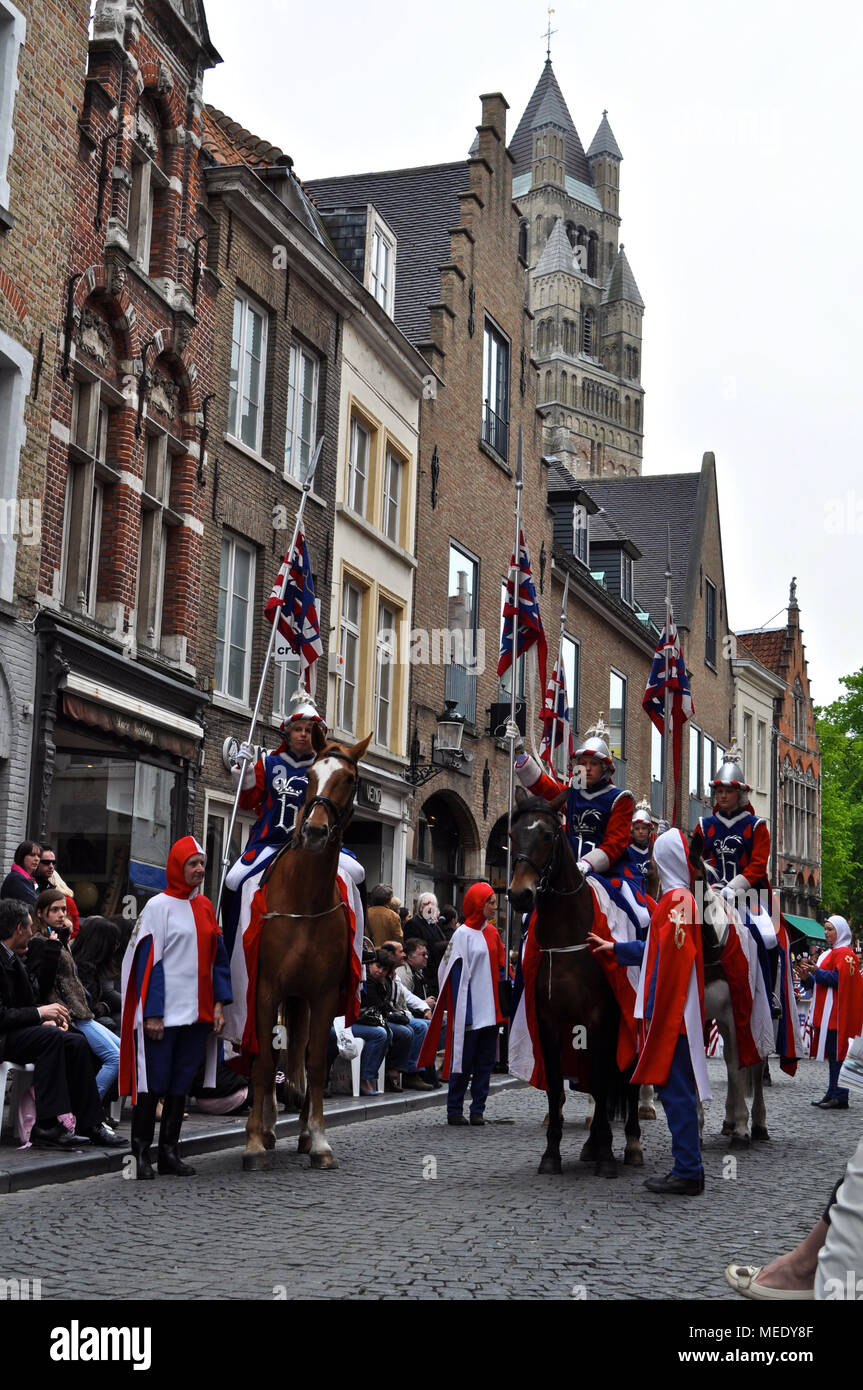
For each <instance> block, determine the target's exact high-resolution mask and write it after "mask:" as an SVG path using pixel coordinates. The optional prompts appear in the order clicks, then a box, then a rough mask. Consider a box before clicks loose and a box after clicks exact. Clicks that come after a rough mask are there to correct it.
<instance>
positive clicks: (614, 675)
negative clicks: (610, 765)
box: [608, 666, 629, 762]
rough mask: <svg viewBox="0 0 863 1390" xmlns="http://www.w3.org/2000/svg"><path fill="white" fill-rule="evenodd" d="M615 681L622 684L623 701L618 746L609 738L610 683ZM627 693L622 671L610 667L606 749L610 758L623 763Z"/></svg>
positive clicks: (626, 682)
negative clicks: (618, 759) (617, 759)
mask: <svg viewBox="0 0 863 1390" xmlns="http://www.w3.org/2000/svg"><path fill="white" fill-rule="evenodd" d="M615 679H617V680H619V681H621V682H622V683H623V700H622V702H621V710H620V743H619V744H614V743H613V742H612V738H611V733H612V724H611V711H612V703H611V696H612V689H611V685H612V681H613V680H615ZM628 692H629V682H628V680H627V678H626V676H625V675H624V674H623V672H622V671H618V670H617V669H616V668H615V667H614V666H612V667H611V670H610V671H609V673H608V748H609V752H610V753H611V756H612V757H613V758H620V759H621V761H624V762H625V761H626V734H627V730H626V700H627V695H628ZM615 749H616V750H617V751H616V752H615Z"/></svg>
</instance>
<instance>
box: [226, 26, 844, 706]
mask: <svg viewBox="0 0 863 1390" xmlns="http://www.w3.org/2000/svg"><path fill="white" fill-rule="evenodd" d="M205 3H206V11H207V17H208V21H209V25H210V33H211V37H212V40H213V43H214V44H215V46H216V48H217V49H218V50H219V52H220V53H221V54H222V57H223V59H224V63H223V64H222V66H221V67H220V68H217V69H215V70H214V71H213V72H211V73H209V74H208V75H207V78H206V83H205V97H206V99H207V100H208V101H210V102H212V103H213V104H214V105H216V106H219V107H221V108H222V109H223V110H225V111H227V112H228V113H229V114H230V115H231V116H232V117H233V118H234V119H236V120H238V121H240V122H241V123H242V124H243V125H245V126H246V127H247V128H248V129H250V130H252V131H253V132H254V133H255V134H257V135H260V136H264V137H266V138H267V139H269V140H271V141H272V142H273V143H274V144H276V145H279V146H281V148H282V149H284V150H285V151H286V152H287V153H288V154H290V155H291V156H292V157H293V160H294V165H295V169H296V171H297V173H298V174H299V176H300V178H313V177H322V176H325V175H329V174H344V173H360V172H364V171H368V170H377V169H392V168H403V167H405V166H410V165H417V164H430V163H439V162H443V161H448V160H453V159H459V158H462V157H464V156H465V155H466V154H467V150H468V147H469V145H470V143H471V140H472V139H473V135H474V133H475V126H476V124H477V122H478V120H479V101H478V97H479V94H480V93H481V92H490V91H501V92H503V94H504V96H505V97H506V99H507V101H508V102H509V105H510V111H509V125H508V132H509V135H510V136H511V135H512V134H513V133H514V131H515V127H516V124H517V122H518V120H519V118H520V116H521V113H522V111H523V110H524V107H525V106H526V104H527V102H528V99H529V98H530V95H531V93H532V91H533V89H534V87H535V85H536V83H537V81H538V79H539V76H540V73H541V71H542V67H543V63H544V61H545V40H544V38H543V37H541V36H542V34H543V31H544V30H545V27H546V24H547V10H546V6H545V5H543V4H534V3H530V0H527V2H526V0H520V2H519V3H515V0H458V3H456V0H435V2H434V3H433V4H430V5H428V6H424V5H418V4H404V3H395V0H375V3H359V4H358V3H356V0H353V3H347V0H331V3H329V4H327V5H321V6H319V7H312V6H304V5H296V4H293V3H288V0H243V3H240V0H205ZM860 16H861V11H860V8H859V7H858V6H856V5H852V4H850V3H848V4H842V3H837V0H827V3H820V4H817V5H813V4H811V3H809V4H805V5H804V4H802V3H787V0H781V3H780V0H749V3H745V2H744V0H725V3H724V4H723V5H722V6H708V5H707V4H706V3H705V2H704V0H696V3H693V2H692V0H679V3H678V0H657V3H654V4H651V5H647V4H645V3H644V0H616V3H610V0H591V3H585V0H577V3H566V0H558V3H557V4H556V5H555V7H554V14H553V15H552V25H553V26H554V27H555V28H557V30H558V32H557V33H556V34H555V35H554V36H553V37H552V40H551V56H552V63H553V66H554V70H555V74H556V76H557V79H558V81H559V83H560V86H561V88H562V90H563V94H564V96H565V98H566V101H567V105H568V106H569V110H570V112H571V114H572V118H573V120H574V121H575V125H576V128H577V130H578V132H579V135H580V137H581V140H582V144H583V145H584V146H585V148H587V146H588V144H589V143H590V140H591V138H592V136H593V134H594V131H595V130H596V127H597V125H598V124H599V120H600V117H601V114H602V110H603V108H605V107H607V108H608V117H609V121H610V122H611V126H612V129H613V131H614V133H615V136H616V137H617V141H618V144H619V145H620V148H621V150H622V152H623V156H624V162H623V165H622V168H621V192H620V211H621V215H622V219H623V221H622V226H621V240H622V241H623V242H624V243H625V245H626V254H627V257H628V259H629V261H630V264H631V266H632V270H633V273H634V275H635V278H636V280H637V282H638V285H639V288H640V290H641V293H642V296H643V298H644V301H645V304H646V306H647V307H646V311H645V316H644V352H643V373H642V375H643V381H644V385H645V388H646V392H647V396H646V401H645V447H644V471H645V473H670V472H691V471H694V470H697V469H698V468H700V466H701V458H702V454H703V453H704V452H705V451H706V450H713V452H714V453H715V455H716V463H717V476H718V483H719V500H720V507H721V512H722V534H723V546H724V559H725V580H726V586H727V590H728V599H729V614H730V619H731V624H732V626H733V627H735V628H737V629H739V630H743V629H747V628H758V627H762V626H768V627H771V626H778V625H780V624H781V623H784V620H785V614H784V608H785V605H786V604H787V600H788V586H789V581H790V579H791V577H792V575H796V576H797V583H798V599H799V603H800V621H801V626H802V628H803V630H804V641H805V643H806V649H807V656H808V660H809V675H810V680H811V684H812V693H813V698H814V699H815V701H816V702H817V703H819V704H825V703H828V702H829V701H831V700H833V699H835V698H836V696H837V695H838V694H840V693H841V690H842V688H841V687H840V686H839V677H840V676H841V675H844V674H848V673H850V672H852V671H855V670H857V669H858V668H859V667H860V666H861V665H863V640H861V634H863V593H861V573H862V572H863V563H861V554H863V478H861V477H860V471H861V466H860V449H859V445H858V437H857V435H855V434H854V431H853V428H852V398H853V397H852V393H853V392H854V390H855V388H856V389H857V392H858V394H859V383H860V375H861V365H863V362H861V358H863V348H861V343H863V330H861V275H860V271H859V269H858V262H859V243H860V224H861V211H863V208H862V207H861V204H863V196H861V187H860V137H861V117H860V99H859V64H860V54H861V28H863V22H861V17H860ZM658 521H659V524H660V525H661V519H658ZM779 610H782V611H779Z"/></svg>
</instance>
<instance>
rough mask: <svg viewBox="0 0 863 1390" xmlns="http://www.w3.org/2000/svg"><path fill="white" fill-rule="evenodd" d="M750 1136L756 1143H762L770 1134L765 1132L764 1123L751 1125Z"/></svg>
mask: <svg viewBox="0 0 863 1390" xmlns="http://www.w3.org/2000/svg"><path fill="white" fill-rule="evenodd" d="M752 1138H753V1140H754V1141H755V1142H756V1143H761V1144H763V1143H765V1141H766V1140H768V1139H769V1138H770V1135H769V1134H768V1132H767V1130H766V1129H765V1127H764V1125H753V1126H752Z"/></svg>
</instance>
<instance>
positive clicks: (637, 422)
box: [632, 401, 641, 430]
mask: <svg viewBox="0 0 863 1390" xmlns="http://www.w3.org/2000/svg"><path fill="white" fill-rule="evenodd" d="M632 408H633V411H634V415H635V418H634V421H633V424H634V425H635V428H636V429H637V430H639V429H641V401H633V403H632Z"/></svg>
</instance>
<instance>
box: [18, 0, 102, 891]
mask: <svg viewBox="0 0 863 1390" xmlns="http://www.w3.org/2000/svg"><path fill="white" fill-rule="evenodd" d="M88 14H89V6H88V4H87V3H86V0H77V2H76V3H70V4H68V5H63V6H60V7H58V6H56V5H54V4H51V3H49V0H16V2H15V3H14V4H12V3H10V0H0V855H2V859H3V863H4V864H5V865H7V866H8V864H9V863H10V862H11V857H12V853H13V851H14V848H15V846H16V845H17V844H18V842H19V841H20V840H21V839H22V838H23V837H24V835H25V834H26V833H30V825H29V822H28V820H27V793H28V776H29V763H30V758H29V753H30V743H31V739H32V730H33V701H34V687H35V678H36V641H35V638H34V635H33V629H32V625H31V623H32V618H33V615H34V603H33V600H34V596H35V590H36V571H37V566H38V560H39V539H40V533H41V527H42V493H43V488H44V480H45V458H46V454H47V450H48V442H49V439H50V437H51V393H52V389H53V384H54V377H55V371H56V360H55V349H56V339H55V325H56V323H57V320H58V317H59V315H60V312H61V309H60V306H61V305H62V302H63V286H64V283H65V277H66V255H67V248H68V228H69V226H70V225H71V223H72V220H73V208H74V185H73V177H72V175H73V169H74V166H75V158H76V153H77V149H78V128H77V123H78V118H79V116H80V114H81V102H82V98H83V83H84V72H85V68H86V62H87V20H88ZM48 111H50V113H51V120H50V121H46V119H45V113H46V112H48Z"/></svg>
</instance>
